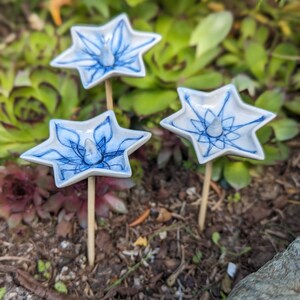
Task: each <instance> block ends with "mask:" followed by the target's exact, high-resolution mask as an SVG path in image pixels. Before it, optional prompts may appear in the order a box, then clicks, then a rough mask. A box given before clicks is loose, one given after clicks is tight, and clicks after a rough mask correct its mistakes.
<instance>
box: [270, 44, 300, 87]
mask: <svg viewBox="0 0 300 300" xmlns="http://www.w3.org/2000/svg"><path fill="white" fill-rule="evenodd" d="M297 54H298V51H297V48H296V47H295V46H294V45H293V44H289V43H281V44H279V45H278V46H277V47H276V48H275V49H274V51H273V53H272V59H271V61H270V65H269V74H270V76H275V75H276V74H277V73H278V72H279V71H280V69H281V71H282V74H283V76H284V78H285V79H286V81H287V82H288V80H289V79H290V75H291V73H292V72H293V70H294V68H295V66H296V61H293V60H289V59H288V58H289V57H294V56H297Z"/></svg>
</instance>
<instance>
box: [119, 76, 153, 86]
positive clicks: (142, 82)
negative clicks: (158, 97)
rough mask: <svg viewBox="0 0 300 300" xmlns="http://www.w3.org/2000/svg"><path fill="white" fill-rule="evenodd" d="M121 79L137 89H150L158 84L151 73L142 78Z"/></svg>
mask: <svg viewBox="0 0 300 300" xmlns="http://www.w3.org/2000/svg"><path fill="white" fill-rule="evenodd" d="M122 81H123V82H125V83H126V84H128V85H131V86H133V87H136V88H138V89H151V88H153V87H156V86H157V85H158V81H157V79H156V78H155V77H154V76H152V74H149V75H147V76H145V77H143V78H131V77H122Z"/></svg>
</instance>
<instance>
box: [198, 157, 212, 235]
mask: <svg viewBox="0 0 300 300" xmlns="http://www.w3.org/2000/svg"><path fill="white" fill-rule="evenodd" d="M212 165H213V164H212V162H211V161H209V162H208V163H206V166H205V177H204V183H203V190H202V200H201V206H200V210H199V217H198V224H199V227H200V231H203V229H204V225H205V217H206V211H207V202H208V195H209V186H210V180H211V173H212Z"/></svg>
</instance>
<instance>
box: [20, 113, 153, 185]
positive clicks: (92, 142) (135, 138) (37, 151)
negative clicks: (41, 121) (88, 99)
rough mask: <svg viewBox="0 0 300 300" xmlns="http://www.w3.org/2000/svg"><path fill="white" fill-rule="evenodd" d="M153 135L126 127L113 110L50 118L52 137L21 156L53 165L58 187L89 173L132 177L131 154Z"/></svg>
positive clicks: (84, 176)
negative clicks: (82, 117) (76, 119)
mask: <svg viewBox="0 0 300 300" xmlns="http://www.w3.org/2000/svg"><path fill="white" fill-rule="evenodd" d="M150 136H151V134H150V133H148V132H144V131H136V130H130V129H124V128H121V127H119V125H118V124H117V121H116V118H115V115H114V113H113V112H112V111H107V112H105V113H103V114H102V115H100V116H98V117H96V118H93V119H91V120H88V121H83V122H74V121H66V120H51V121H50V137H49V139H48V140H46V141H45V142H43V143H42V144H40V145H38V146H36V147H34V148H32V149H30V150H28V151H27V152H25V153H24V154H22V156H21V158H23V159H26V160H29V161H32V162H36V163H40V164H45V165H49V166H53V168H54V178H55V182H56V185H57V186H58V187H63V186H67V185H70V184H73V183H75V182H77V181H80V180H82V179H84V178H87V177H88V176H95V175H103V176H112V177H130V176H131V169H130V164H129V160H128V155H129V154H130V153H132V152H133V151H135V150H136V149H137V148H138V147H140V146H141V145H142V144H144V143H145V142H146V141H147V140H148V139H149V138H150Z"/></svg>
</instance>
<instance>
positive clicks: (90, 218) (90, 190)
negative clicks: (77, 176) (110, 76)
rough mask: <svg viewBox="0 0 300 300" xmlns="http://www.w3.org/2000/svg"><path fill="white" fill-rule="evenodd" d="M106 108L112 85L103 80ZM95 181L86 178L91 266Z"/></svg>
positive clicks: (110, 103) (92, 260)
mask: <svg viewBox="0 0 300 300" xmlns="http://www.w3.org/2000/svg"><path fill="white" fill-rule="evenodd" d="M105 94H106V108H107V110H113V108H114V106H113V98H112V87H111V82H110V81H109V80H106V81H105ZM95 181H96V178H95V177H94V176H92V177H89V178H88V243H87V248H88V261H89V265H90V266H91V267H93V266H94V263H95Z"/></svg>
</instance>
